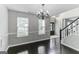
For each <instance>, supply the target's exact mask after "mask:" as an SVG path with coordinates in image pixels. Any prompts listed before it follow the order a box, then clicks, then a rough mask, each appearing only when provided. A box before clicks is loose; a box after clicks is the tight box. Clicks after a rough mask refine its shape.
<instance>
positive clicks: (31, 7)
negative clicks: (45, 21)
mask: <svg viewBox="0 0 79 59" xmlns="http://www.w3.org/2000/svg"><path fill="white" fill-rule="evenodd" d="M5 6H6V7H7V8H8V9H12V10H16V11H22V12H36V11H38V10H39V9H41V4H5ZM77 7H79V4H46V5H45V9H46V10H48V11H49V13H50V15H52V16H53V15H58V14H60V13H62V12H65V11H68V10H71V9H74V8H77Z"/></svg>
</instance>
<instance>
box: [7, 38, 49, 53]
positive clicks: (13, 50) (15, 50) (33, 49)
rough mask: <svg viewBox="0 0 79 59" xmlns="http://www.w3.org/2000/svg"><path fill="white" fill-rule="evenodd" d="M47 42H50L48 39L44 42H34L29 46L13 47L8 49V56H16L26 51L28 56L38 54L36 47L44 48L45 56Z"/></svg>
mask: <svg viewBox="0 0 79 59" xmlns="http://www.w3.org/2000/svg"><path fill="white" fill-rule="evenodd" d="M49 42H50V40H49V39H48V40H45V41H40V42H35V43H31V44H24V45H19V46H15V47H10V48H9V49H8V54H17V53H19V52H22V51H28V54H38V47H40V46H44V48H45V54H48V50H49Z"/></svg>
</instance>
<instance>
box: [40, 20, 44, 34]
mask: <svg viewBox="0 0 79 59" xmlns="http://www.w3.org/2000/svg"><path fill="white" fill-rule="evenodd" d="M39 34H45V20H42V19H39Z"/></svg>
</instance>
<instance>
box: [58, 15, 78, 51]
mask: <svg viewBox="0 0 79 59" xmlns="http://www.w3.org/2000/svg"><path fill="white" fill-rule="evenodd" d="M60 44H62V45H65V46H67V47H69V48H72V49H74V50H76V51H79V17H77V18H76V19H75V20H74V21H72V22H71V23H70V24H69V25H67V26H66V27H64V28H63V29H61V30H60Z"/></svg>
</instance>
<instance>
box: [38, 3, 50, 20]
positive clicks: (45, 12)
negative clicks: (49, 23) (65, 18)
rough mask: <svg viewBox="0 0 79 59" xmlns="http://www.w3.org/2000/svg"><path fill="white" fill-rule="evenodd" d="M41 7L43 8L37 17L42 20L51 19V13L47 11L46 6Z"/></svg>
mask: <svg viewBox="0 0 79 59" xmlns="http://www.w3.org/2000/svg"><path fill="white" fill-rule="evenodd" d="M41 6H42V8H41V9H40V10H39V11H38V12H37V16H38V17H39V18H41V19H45V17H49V12H48V11H46V10H45V4H42V5H41Z"/></svg>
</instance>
